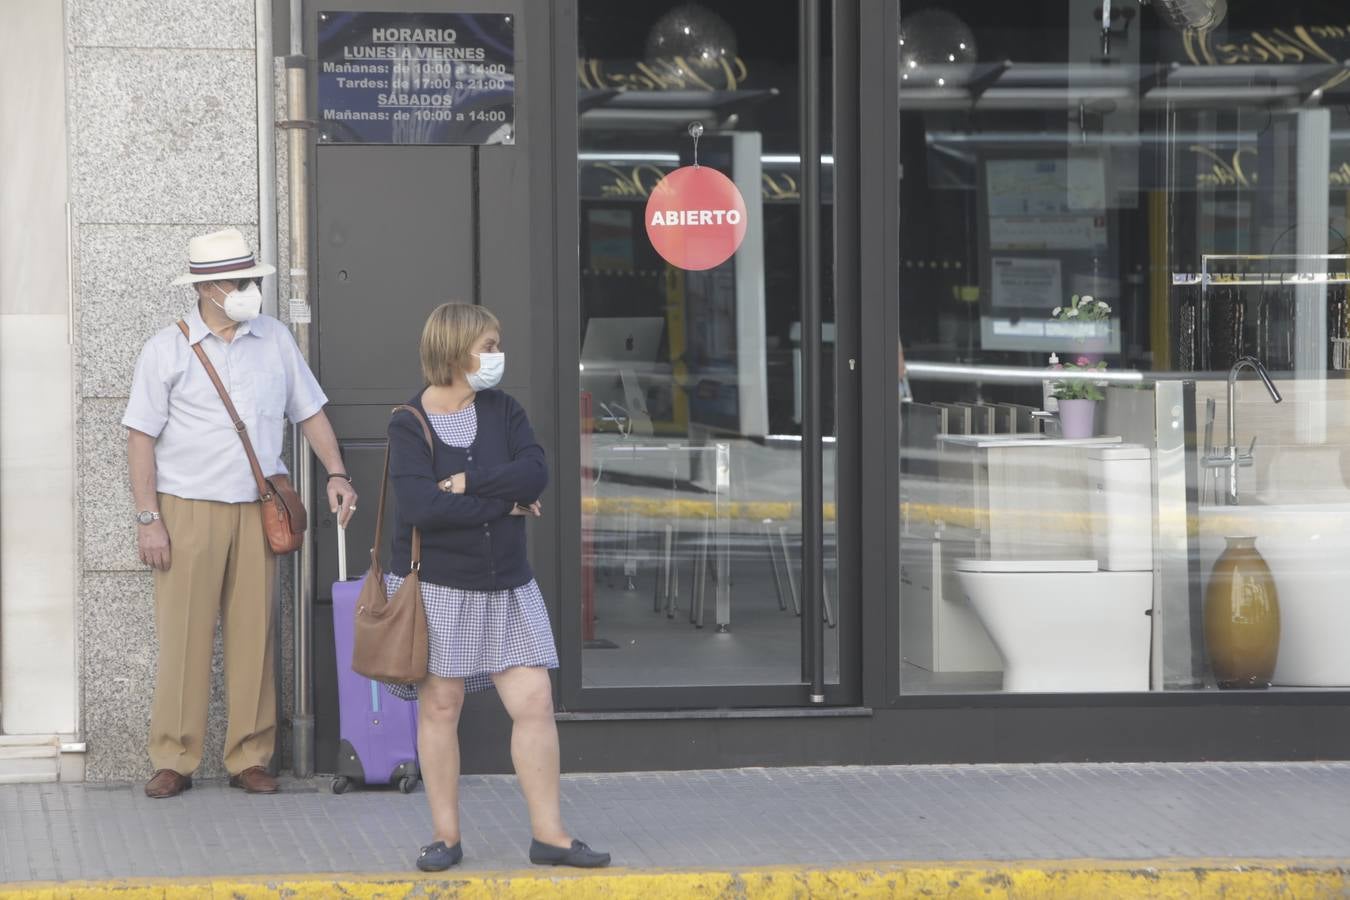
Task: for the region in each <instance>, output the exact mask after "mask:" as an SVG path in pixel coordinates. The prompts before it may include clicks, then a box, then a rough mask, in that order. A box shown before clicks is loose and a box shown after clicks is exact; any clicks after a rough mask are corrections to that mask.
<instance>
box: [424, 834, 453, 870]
mask: <svg viewBox="0 0 1350 900" xmlns="http://www.w3.org/2000/svg"><path fill="white" fill-rule="evenodd" d="M462 859H464V850H463V849H462V848H461V847H460V845H459V844H455V846H453V847H447V846H446V845H445V841H437V842H436V843H434V844H429V845H427V846H425V847H423V848H422V852H421V854H419V855H418V857H417V868H419V869H421V870H422V871H423V872H444V871H445V870H446V869H448V868H450V867H451V866H454V865H458V864H459V862H460V860H462Z"/></svg>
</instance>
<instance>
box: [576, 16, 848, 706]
mask: <svg viewBox="0 0 1350 900" xmlns="http://www.w3.org/2000/svg"><path fill="white" fill-rule="evenodd" d="M579 22H580V25H579V28H580V31H579V47H580V54H581V59H580V60H579V61H578V80H579V85H578V101H579V111H578V115H579V124H580V128H579V158H578V178H579V195H580V221H579V223H578V226H579V238H580V268H581V289H580V323H579V324H580V338H581V343H580V347H579V351H580V366H581V372H580V387H581V398H580V401H581V402H580V415H581V418H582V422H581V441H582V478H583V485H582V515H581V520H580V525H581V529H582V571H581V582H582V583H581V596H582V602H581V604H580V606H581V610H580V613H581V616H582V620H583V621H582V629H581V632H582V639H583V642H584V643H583V647H582V648H581V654H580V659H581V680H582V687H583V689H589V688H629V687H641V688H683V687H687V686H695V687H704V688H708V687H712V688H717V687H724V686H725V687H743V686H749V687H751V688H755V687H765V686H789V685H800V684H801V683H802V682H803V679H804V676H803V666H804V662H803V652H802V647H803V622H802V618H801V610H802V589H803V585H802V576H801V566H802V553H803V547H802V521H803V509H802V439H801V435H802V416H803V409H802V404H803V385H804V383H805V382H804V376H803V373H802V366H801V360H800V347H801V326H800V322H801V285H800V271H799V259H800V252H799V248H800V243H799V241H800V237H799V235H800V228H801V210H800V196H799V193H798V179H799V171H800V138H799V132H798V128H799V124H798V123H799V121H800V120H799V117H798V109H799V103H798V78H799V67H798V58H797V53H798V50H797V47H798V38H797V18H796V16H795V6H793V5H790V4H789V5H787V6H784V5H783V4H781V3H770V2H739V3H719V4H704V5H698V4H687V3H674V2H672V3H668V4H660V3H656V4H651V3H648V4H636V5H635V4H633V3H631V2H629V0H582V2H581V3H580V4H579ZM825 70H826V72H828V71H829V68H828V65H827V66H826V67H825ZM827 121H828V119H827ZM691 126H696V127H695V128H693V129H692V130H691ZM695 135H697V142H696V141H695ZM828 146H829V144H828V140H826V143H825V147H826V151H825V152H826V153H827V154H828ZM696 154H697V155H696ZM826 163H827V165H826V166H825V180H826V193H827V197H826V199H827V201H828V177H829V168H828V163H829V159H828V156H827V157H826ZM695 164H697V165H699V166H701V167H703V168H705V169H713V170H716V171H718V172H721V173H722V174H724V175H726V176H727V177H728V178H730V179H731V181H732V182H734V184H735V186H736V187H737V189H738V190H739V193H740V194H741V196H742V197H743V199H744V204H745V223H746V227H745V235H744V239H743V242H742V243H741V244H740V246H739V249H738V250H737V251H736V252H735V254H734V255H732V256H731V257H730V258H729V259H727V260H726V261H725V262H723V263H721V264H719V265H716V266H714V267H712V268H710V269H699V268H695V267H692V266H684V265H680V264H678V263H677V262H668V261H667V260H666V259H664V258H663V257H662V256H661V255H659V254H658V252H657V248H656V247H655V246H654V245H653V241H652V240H651V238H650V237H649V234H648V226H649V225H650V224H651V223H650V222H649V216H650V211H649V209H648V206H647V204H648V202H649V200H650V198H651V197H652V194H653V191H654V190H655V189H656V187H657V185H658V183H660V182H661V181H662V179H664V178H666V177H667V176H669V175H670V174H671V173H672V172H674V171H675V170H677V169H679V168H681V167H686V166H693V165H695ZM826 221H827V224H828V217H826ZM658 224H660V223H658ZM823 239H824V241H825V242H826V243H827V244H828V242H829V241H830V240H831V237H830V234H829V233H828V227H827V229H826V233H825V234H824V235H823ZM826 258H827V259H828V258H829V256H828V255H827V256H826ZM830 303H831V301H830V298H829V297H828V294H827V297H826V304H827V308H826V311H825V320H826V323H827V324H826V328H825V339H826V342H827V343H826V348H825V351H826V352H825V356H826V360H825V366H824V369H825V371H824V373H823V375H822V379H823V380H822V395H823V396H824V397H825V398H827V399H826V403H825V406H826V415H827V416H828V415H829V409H830V408H832V406H833V404H832V402H830V400H829V399H828V398H830V397H831V396H832V391H833V382H832V379H831V372H832V359H831V357H830V353H829V343H828V342H829V341H830V340H832V337H833V335H832V328H833V313H832V309H831V308H830ZM823 427H824V433H825V434H826V435H831V434H833V429H834V425H833V421H832V420H827V421H826V422H825V423H824V425H823ZM827 443H828V444H829V446H832V441H830V442H827ZM827 450H828V447H827ZM832 483H833V460H832V456H831V455H830V454H829V453H828V452H827V455H826V465H825V492H826V496H825V501H826V509H825V518H826V523H827V525H826V535H827V547H826V548H825V553H826V557H825V558H826V566H825V574H826V595H827V598H826V602H825V606H826V615H827V616H828V623H827V628H826V639H825V646H826V650H825V657H826V666H827V668H826V673H827V680H828V681H832V682H837V681H838V673H839V648H838V640H837V625H838V619H839V615H840V610H839V606H838V598H837V590H836V589H835V586H834V581H835V578H836V571H835V569H836V567H835V566H834V565H833V559H834V548H833V544H832V541H833V506H834V504H833V496H832V491H833V487H832ZM653 696H654V695H651V694H648V695H646V697H647V699H645V700H644V701H643V702H644V703H645V704H649V705H660V703H661V701H659V700H655V699H652V697H653ZM720 699H721V701H722V703H719V704H717V705H722V704H723V703H725V705H750V704H754V703H755V702H757V701H756V699H755V695H753V694H741V695H735V696H733V695H725V696H723V697H721V698H720ZM671 702H672V703H675V704H679V703H680V702H681V700H680V698H678V697H674V698H672V700H671ZM704 702H706V701H704Z"/></svg>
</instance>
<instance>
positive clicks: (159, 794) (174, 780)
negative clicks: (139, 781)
mask: <svg viewBox="0 0 1350 900" xmlns="http://www.w3.org/2000/svg"><path fill="white" fill-rule="evenodd" d="M191 787H192V776H191V775H182V774H180V773H178V772H175V771H174V770H173V769H160V770H159V771H158V772H156V773H155V774H154V775H152V776H151V777H150V780H149V781H147V782H146V783H145V796H147V797H149V798H150V799H152V800H167V799H169V798H170V797H177V796H178V795H179V794H181V793H183V791H186V790H188V789H189V788H191Z"/></svg>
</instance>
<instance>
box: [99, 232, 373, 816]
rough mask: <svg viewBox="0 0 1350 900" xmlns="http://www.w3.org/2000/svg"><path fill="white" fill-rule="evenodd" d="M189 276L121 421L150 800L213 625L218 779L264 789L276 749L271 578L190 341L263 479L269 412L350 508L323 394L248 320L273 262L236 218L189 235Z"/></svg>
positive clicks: (202, 722)
mask: <svg viewBox="0 0 1350 900" xmlns="http://www.w3.org/2000/svg"><path fill="white" fill-rule="evenodd" d="M188 261H189V262H188V267H189V271H188V273H187V274H185V275H183V276H182V277H180V278H178V279H176V280H175V281H174V284H191V285H193V287H194V288H195V290H196V300H197V302H196V304H195V306H194V308H193V309H192V311H191V312H190V313H189V314H188V315H187V316H186V317H185V318H184V321H185V322H186V323H187V328H188V334H187V336H184V334H183V332H182V331H181V330H180V328H179V326H178V325H177V324H173V325H169V326H168V327H166V328H164V329H162V330H161V331H159V333H157V334H156V335H154V337H152V338H150V340H149V342H147V343H146V345H145V347H144V349H143V350H142V351H141V355H140V359H139V360H138V361H137V363H136V375H135V380H134V382H133V384H132V389H131V400H130V402H129V403H128V404H127V410H126V414H125V415H124V416H123V418H122V424H123V425H125V426H126V428H127V429H128V439H127V459H128V462H129V464H130V469H131V488H132V494H133V496H134V498H135V502H136V510H135V527H136V530H137V533H138V537H137V544H138V546H139V549H140V557H141V562H143V563H145V564H146V565H148V566H150V567H152V568H153V569H154V575H155V610H156V615H155V620H156V631H157V632H158V636H159V671H158V676H157V678H156V681H155V702H154V708H153V711H152V713H151V718H150V741H149V752H150V761H151V763H152V764H153V766H154V769H155V774H154V776H153V777H152V778H151V779H150V781H149V783H148V784H147V785H146V786H145V792H146V794H147V795H148V796H150V797H154V798H157V799H162V798H167V797H175V796H177V795H179V794H181V793H182V792H183V791H184V790H187V789H188V788H190V787H192V773H193V772H194V771H195V770H196V768H197V766H198V765H199V764H200V763H201V758H202V743H203V739H204V737H205V734H206V707H207V697H208V693H209V688H210V680H211V644H212V641H213V639H214V636H215V627H216V619H217V617H218V616H219V617H220V618H221V620H222V629H223V632H224V640H225V686H226V693H227V701H228V706H229V726H228V730H227V731H226V735H225V767H226V768H227V769H228V770H229V773H230V784H231V785H232V786H234V787H237V788H241V789H243V790H245V791H247V792H249V793H252V794H270V793H275V792H276V790H277V781H276V779H275V778H273V777H272V776H271V775H270V774H269V773H268V772H267V768H266V767H267V765H268V763H269V761H270V760H271V758H272V753H273V750H274V749H275V746H276V730H277V710H276V690H275V687H274V680H273V679H274V674H273V673H274V665H275V661H274V659H273V635H274V633H275V628H276V622H275V616H274V615H273V602H272V586H273V583H274V580H273V574H274V572H275V571H276V557H275V556H273V554H272V552H271V550H270V549H269V547H268V544H267V539H266V536H265V535H264V532H263V524H262V504H261V503H259V497H258V487H257V482H256V481H255V479H254V476H253V470H252V468H251V467H250V465H249V462H248V458H247V456H246V455H245V452H244V447H243V444H242V443H241V441H240V438H239V434H238V433H237V432H236V431H235V428H234V426H233V424H232V421H231V419H230V416H229V415H228V414H227V413H226V410H225V406H224V403H223V401H222V400H221V397H220V395H219V394H218V393H217V392H216V389H215V387H214V386H213V385H212V383H211V379H210V377H209V375H208V374H207V372H206V369H205V367H204V366H203V365H202V363H201V361H200V360H199V359H198V358H197V356H196V354H195V352H194V350H193V345H197V344H200V345H201V347H202V348H203V349H204V350H205V351H206V355H207V357H208V358H209V359H210V360H211V362H212V364H213V365H214V366H215V368H216V371H217V372H218V373H219V375H220V379H221V381H222V382H223V383H224V386H225V389H226V391H227V392H228V393H229V395H230V399H231V400H232V401H233V403H234V405H235V407H236V408H237V409H238V412H239V416H240V418H241V419H242V420H243V423H244V425H245V428H246V432H247V434H248V435H249V437H250V438H251V440H252V442H253V448H254V451H255V452H256V454H257V457H258V461H259V463H260V465H261V467H262V470H263V475H264V476H265V477H271V476H273V475H276V474H279V473H284V472H285V471H286V470H285V467H284V466H283V465H282V462H281V450H282V435H283V429H282V418H283V416H284V417H285V418H288V419H290V420H291V421H292V422H297V423H299V424H300V427H301V429H302V430H303V431H304V433H305V437H306V438H308V439H309V443H310V445H311V446H312V447H313V448H314V452H315V454H316V455H317V456H318V458H319V460H320V461H321V462H322V463H323V465H324V468H325V469H326V470H327V472H328V505H329V507H330V509H331V510H332V511H333V513H335V514H336V515H337V516H338V521H339V522H341V523H342V524H344V525H345V524H346V523H347V521H348V520H349V519H350V518H351V515H352V513H353V512H355V511H356V491H355V490H354V489H353V488H352V484H351V479H350V477H348V475H347V473H346V470H345V468H344V467H343V463H342V456H341V453H340V452H339V450H338V443H337V438H336V436H335V435H334V434H333V428H332V426H331V425H330V424H329V422H328V417H327V416H325V415H324V413H323V407H324V404H325V403H327V402H328V398H327V397H326V396H324V393H323V391H322V390H321V389H320V388H319V384H318V382H317V381H316V380H315V379H314V375H313V374H312V373H311V372H310V370H309V367H308V366H307V365H306V364H305V360H304V357H302V356H301V355H300V349H299V347H298V346H297V345H296V343H295V339H294V338H293V337H292V336H291V333H290V332H289V331H288V330H287V329H286V327H285V326H284V325H282V324H281V323H280V322H278V321H277V320H276V319H273V318H270V317H268V316H263V315H259V312H260V310H261V306H262V294H261V293H260V291H259V290H258V279H260V278H261V277H262V276H264V275H267V274H270V273H271V272H273V271H275V269H274V268H273V267H272V266H270V265H266V264H259V263H257V262H256V261H255V260H254V257H253V252H252V251H251V250H250V249H249V247H248V244H247V243H246V242H245V240H244V236H243V235H242V234H240V233H239V232H238V231H237V230H235V229H233V228H227V229H225V230H224V231H218V232H215V233H214V234H208V235H204V236H202V237H197V238H193V239H192V240H191V242H190V243H189V245H188Z"/></svg>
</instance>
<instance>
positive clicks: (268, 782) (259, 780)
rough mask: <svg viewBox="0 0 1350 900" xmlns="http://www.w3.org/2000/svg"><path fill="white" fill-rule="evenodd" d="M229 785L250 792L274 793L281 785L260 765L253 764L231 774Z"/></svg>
mask: <svg viewBox="0 0 1350 900" xmlns="http://www.w3.org/2000/svg"><path fill="white" fill-rule="evenodd" d="M230 787H237V788H242V789H243V790H245V791H247V792H248V793H250V794H275V793H276V792H277V791H278V790H279V789H280V787H281V785H280V784H278V783H277V780H276V779H275V778H273V777H272V776H271V775H268V774H267V770H266V769H264V768H263V767H262V766H253V767H252V768H249V769H245V770H244V771H242V772H240V773H239V774H238V775H231V776H230Z"/></svg>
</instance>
